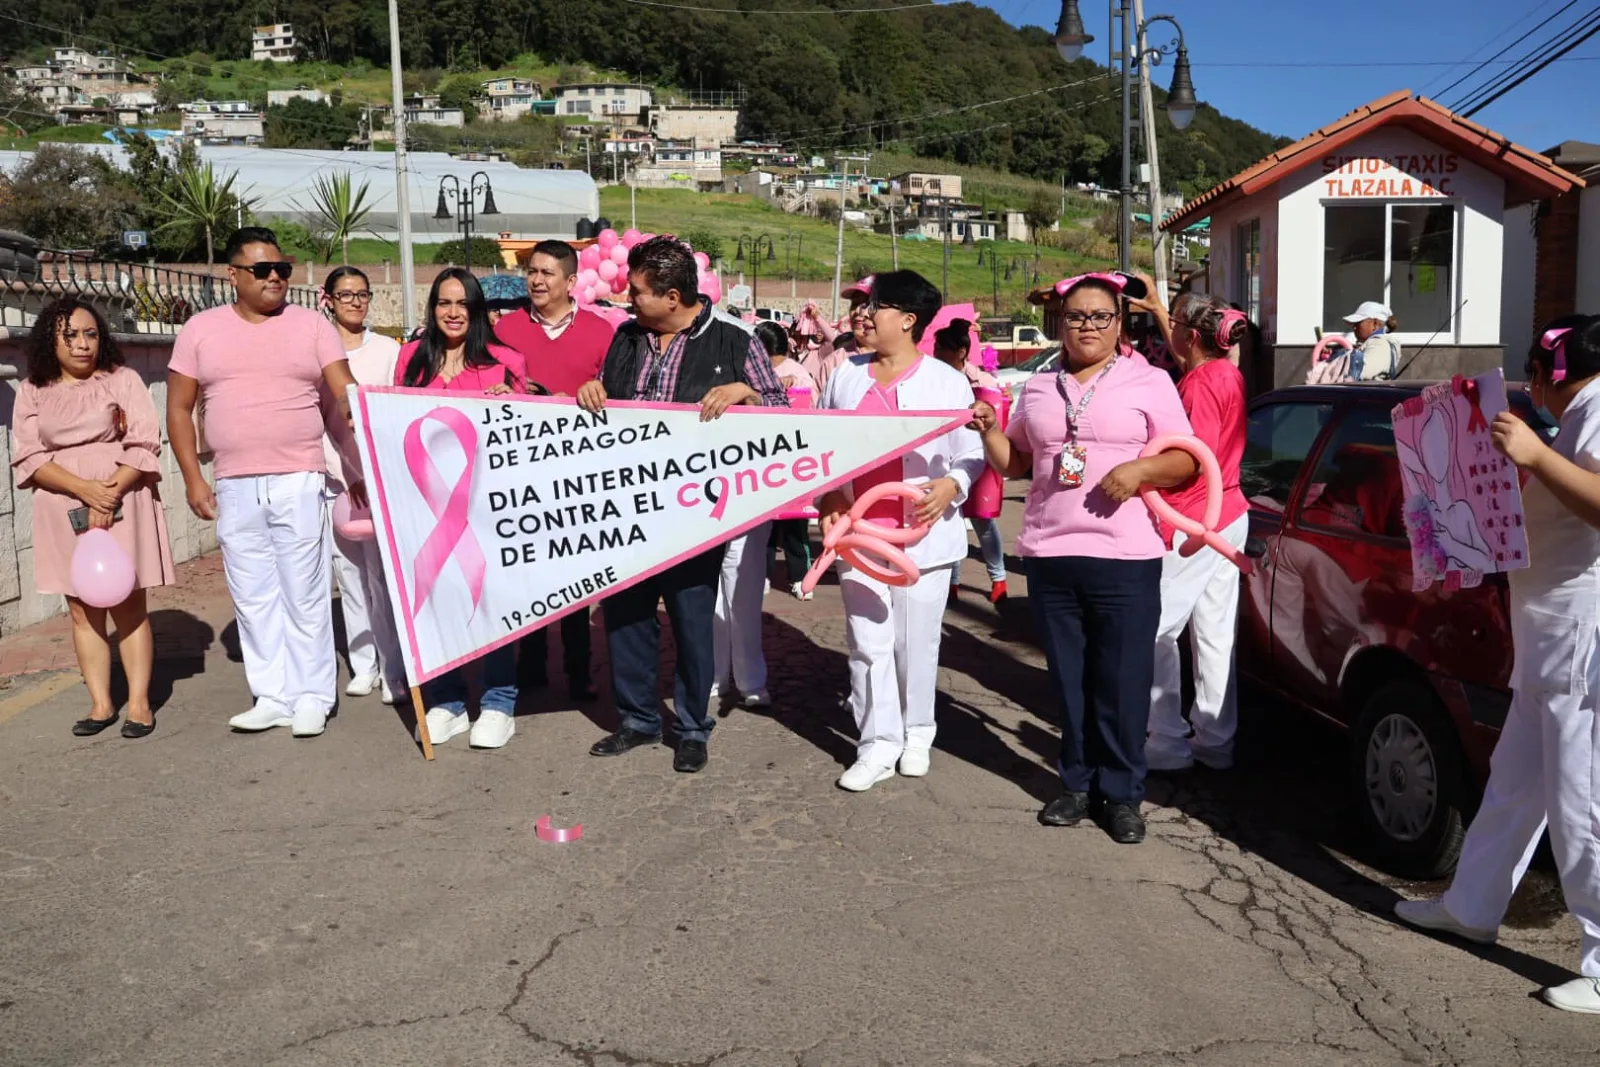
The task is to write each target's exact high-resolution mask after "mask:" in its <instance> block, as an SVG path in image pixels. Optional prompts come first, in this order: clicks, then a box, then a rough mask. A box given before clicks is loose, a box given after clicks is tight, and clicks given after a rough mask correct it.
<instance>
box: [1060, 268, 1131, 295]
mask: <svg viewBox="0 0 1600 1067" xmlns="http://www.w3.org/2000/svg"><path fill="white" fill-rule="evenodd" d="M1089 281H1094V282H1104V283H1105V284H1107V285H1109V286H1111V288H1113V289H1115V290H1116V291H1117V292H1119V293H1120V292H1122V290H1124V289H1126V288H1127V286H1128V279H1127V278H1125V277H1123V276H1122V275H1120V274H1108V273H1106V272H1105V271H1095V272H1094V273H1092V274H1078V275H1074V276H1073V277H1071V278H1062V279H1061V280H1060V281H1059V282H1056V295H1057V296H1066V295H1067V294H1068V293H1070V292H1072V290H1074V289H1076V288H1077V287H1078V286H1080V285H1082V284H1083V283H1084V282H1089Z"/></svg>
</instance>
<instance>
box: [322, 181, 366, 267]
mask: <svg viewBox="0 0 1600 1067" xmlns="http://www.w3.org/2000/svg"><path fill="white" fill-rule="evenodd" d="M367 190H368V183H367V182H362V183H361V185H360V186H359V187H357V186H356V185H355V183H354V182H353V181H352V180H351V178H350V174H349V172H348V171H347V172H345V173H343V174H319V175H317V176H316V178H315V179H313V181H312V183H311V203H312V206H313V207H314V208H315V209H316V214H317V218H318V221H319V222H320V223H321V226H320V229H321V230H322V231H323V233H325V234H326V235H327V240H328V244H329V245H330V246H331V245H332V244H333V243H334V242H335V241H337V242H338V243H339V249H340V253H341V256H342V260H341V262H344V263H348V262H350V238H351V236H352V235H353V234H354V233H355V232H356V230H358V229H360V227H361V224H362V223H363V222H365V221H366V220H367V216H368V215H369V214H371V213H372V205H370V204H368V203H367Z"/></svg>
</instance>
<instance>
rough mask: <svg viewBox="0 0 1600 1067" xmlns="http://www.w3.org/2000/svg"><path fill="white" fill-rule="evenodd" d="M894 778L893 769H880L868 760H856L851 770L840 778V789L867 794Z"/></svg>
mask: <svg viewBox="0 0 1600 1067" xmlns="http://www.w3.org/2000/svg"><path fill="white" fill-rule="evenodd" d="M893 777H894V768H893V767H879V766H878V765H877V764H875V763H868V762H867V761H866V760H859V759H858V760H856V761H855V762H854V763H852V764H851V765H850V769H849V770H847V771H845V772H844V773H843V774H841V775H840V776H839V788H840V789H848V790H849V791H850V792H852V793H865V792H866V791H867V790H869V789H871V788H872V787H873V786H875V785H877V784H878V783H879V782H881V781H884V780H885V779H888V778H893Z"/></svg>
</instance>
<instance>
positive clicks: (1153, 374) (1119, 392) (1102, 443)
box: [1006, 358, 1190, 559]
mask: <svg viewBox="0 0 1600 1067" xmlns="http://www.w3.org/2000/svg"><path fill="white" fill-rule="evenodd" d="M1096 380H1097V379H1093V378H1092V379H1090V382H1089V384H1090V385H1095V382H1096ZM1063 388H1065V389H1066V390H1067V395H1068V396H1070V397H1071V398H1072V405H1073V407H1074V408H1077V407H1078V406H1079V405H1081V404H1082V403H1083V394H1084V393H1085V392H1086V391H1087V389H1088V386H1086V385H1084V384H1083V383H1080V382H1079V381H1078V380H1077V379H1076V378H1074V377H1072V376H1071V375H1070V374H1068V375H1061V374H1035V375H1034V376H1033V377H1032V378H1030V379H1028V384H1027V385H1026V386H1024V387H1023V390H1022V395H1021V396H1020V397H1019V398H1018V399H1017V406H1016V408H1015V409H1014V410H1013V411H1012V413H1011V422H1010V425H1008V426H1007V427H1006V436H1007V437H1009V438H1010V439H1011V441H1012V443H1013V444H1015V445H1016V446H1017V447H1018V448H1021V449H1023V450H1024V451H1026V452H1030V453H1032V455H1033V482H1032V484H1031V485H1030V486H1029V487H1028V501H1027V506H1026V508H1025V510H1024V511H1023V516H1022V533H1021V535H1020V536H1019V537H1018V538H1017V555H1019V556H1088V557H1093V558H1097V559H1156V558H1158V557H1159V556H1161V555H1163V554H1164V553H1165V551H1166V546H1165V545H1164V544H1163V543H1162V540H1161V534H1160V532H1159V531H1158V530H1157V529H1156V521H1155V518H1154V516H1152V515H1151V514H1150V509H1149V508H1147V507H1145V504H1144V501H1143V500H1141V499H1140V498H1139V497H1137V496H1136V497H1133V498H1132V499H1131V500H1125V501H1123V502H1122V503H1121V504H1115V503H1112V501H1111V498H1110V497H1108V496H1106V494H1105V493H1104V492H1103V491H1102V490H1101V489H1100V481H1101V479H1103V478H1105V476H1106V475H1107V474H1109V473H1110V472H1111V469H1112V468H1113V467H1115V466H1117V465H1118V464H1121V463H1126V462H1128V461H1129V460H1135V459H1138V458H1139V453H1140V452H1142V451H1143V450H1144V446H1145V445H1146V444H1148V443H1149V442H1150V441H1151V440H1152V439H1153V438H1156V437H1159V436H1161V435H1162V434H1186V433H1189V432H1190V431H1189V420H1188V419H1187V418H1185V417H1184V414H1183V404H1182V403H1181V402H1180V401H1179V400H1178V390H1177V388H1176V387H1174V386H1173V384H1172V379H1171V378H1169V377H1168V376H1167V374H1166V372H1165V371H1161V370H1157V369H1156V368H1154V367H1152V366H1150V364H1148V363H1146V362H1145V361H1144V360H1142V359H1128V358H1121V359H1118V360H1117V365H1116V366H1115V367H1113V368H1111V371H1110V372H1109V373H1106V374H1104V375H1103V376H1100V377H1098V385H1095V394H1094V399H1093V400H1092V401H1091V402H1090V405H1089V410H1088V411H1087V412H1085V413H1084V414H1083V415H1082V417H1081V419H1080V420H1079V424H1078V444H1079V446H1080V447H1082V448H1083V449H1084V452H1085V457H1084V459H1085V468H1086V469H1085V470H1084V474H1083V484H1082V485H1080V486H1078V487H1077V488H1076V489H1068V488H1066V487H1065V486H1063V485H1062V484H1061V482H1060V478H1059V476H1058V474H1057V471H1056V464H1057V461H1058V459H1059V457H1060V455H1061V450H1062V447H1063V446H1064V445H1065V444H1066V440H1067V405H1066V401H1065V399H1064V398H1063V397H1062V393H1061V390H1062V389H1063Z"/></svg>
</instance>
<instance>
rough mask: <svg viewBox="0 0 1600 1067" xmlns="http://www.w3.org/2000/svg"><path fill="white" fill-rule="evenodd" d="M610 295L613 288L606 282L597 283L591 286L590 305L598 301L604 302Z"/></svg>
mask: <svg viewBox="0 0 1600 1067" xmlns="http://www.w3.org/2000/svg"><path fill="white" fill-rule="evenodd" d="M610 295H611V286H609V285H607V284H605V283H604V282H595V283H594V284H593V285H591V286H589V303H591V304H592V303H594V302H595V301H596V300H604V299H605V298H606V297H608V296H610Z"/></svg>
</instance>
